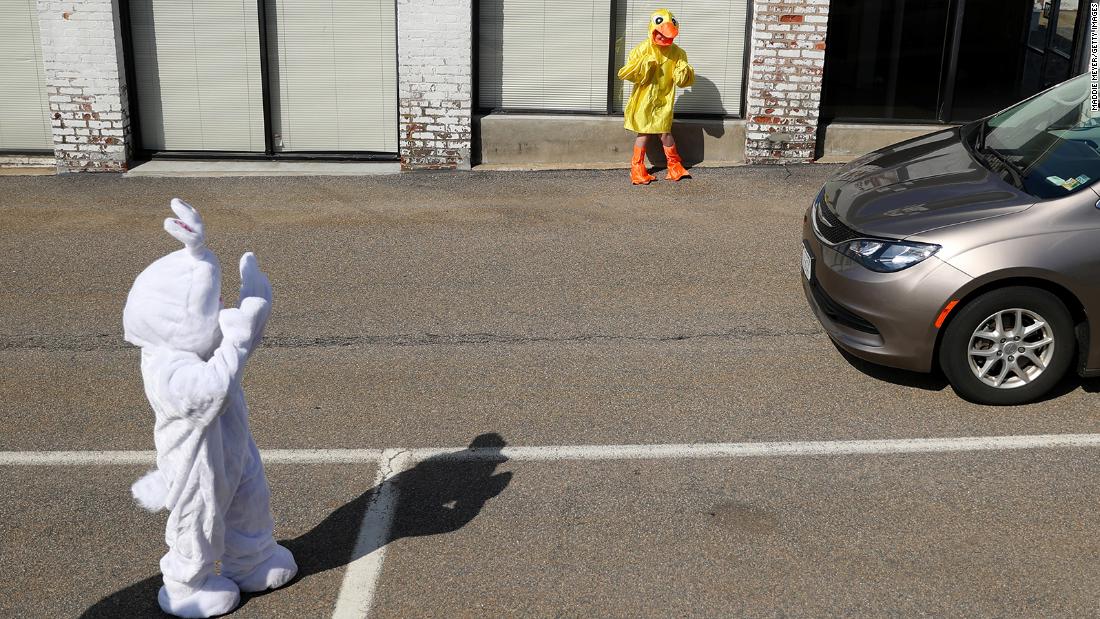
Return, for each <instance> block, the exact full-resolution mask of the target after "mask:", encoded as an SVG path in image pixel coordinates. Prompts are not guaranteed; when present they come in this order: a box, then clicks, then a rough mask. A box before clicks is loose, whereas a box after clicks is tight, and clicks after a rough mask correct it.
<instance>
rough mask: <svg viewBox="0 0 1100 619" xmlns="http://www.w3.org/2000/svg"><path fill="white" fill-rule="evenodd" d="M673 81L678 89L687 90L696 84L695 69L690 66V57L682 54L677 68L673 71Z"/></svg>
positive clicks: (677, 62)
mask: <svg viewBox="0 0 1100 619" xmlns="http://www.w3.org/2000/svg"><path fill="white" fill-rule="evenodd" d="M672 81H673V82H675V83H676V87H677V88H687V87H689V86H691V85H692V84H694V83H695V69H692V68H691V65H689V64H688V55H687V53H685V52H681V57H680V58H679V59H678V60H677V61H676V68H674V69H673V70H672Z"/></svg>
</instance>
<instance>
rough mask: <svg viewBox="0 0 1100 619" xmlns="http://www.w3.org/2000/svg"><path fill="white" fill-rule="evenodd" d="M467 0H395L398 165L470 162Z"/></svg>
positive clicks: (469, 21)
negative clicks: (399, 145) (399, 158)
mask: <svg viewBox="0 0 1100 619" xmlns="http://www.w3.org/2000/svg"><path fill="white" fill-rule="evenodd" d="M472 43H473V14H472V5H471V0H397V74H398V79H399V81H400V83H399V84H398V97H399V104H398V107H399V113H400V117H399V122H400V133H399V135H400V142H401V166H402V168H405V169H433V168H468V167H470V140H471V133H470V125H471V117H472V106H473V79H472V75H471V68H472V65H473V61H472V58H471V46H472Z"/></svg>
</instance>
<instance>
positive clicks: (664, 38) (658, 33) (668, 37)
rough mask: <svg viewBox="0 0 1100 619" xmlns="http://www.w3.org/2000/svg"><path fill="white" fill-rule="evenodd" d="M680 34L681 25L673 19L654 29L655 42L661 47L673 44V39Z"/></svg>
mask: <svg viewBox="0 0 1100 619" xmlns="http://www.w3.org/2000/svg"><path fill="white" fill-rule="evenodd" d="M678 34H680V27H679V26H677V25H676V24H674V23H672V22H671V21H666V22H665V23H663V24H661V25H660V26H657V27H656V28H654V29H653V42H654V43H656V44H657V45H660V46H661V47H668V46H669V45H672V40H673V39H675V38H676V35H678Z"/></svg>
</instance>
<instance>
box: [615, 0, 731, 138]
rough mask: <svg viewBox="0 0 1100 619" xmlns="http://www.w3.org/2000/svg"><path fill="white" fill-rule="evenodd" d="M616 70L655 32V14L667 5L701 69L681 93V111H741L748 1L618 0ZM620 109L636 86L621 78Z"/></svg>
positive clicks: (679, 42)
mask: <svg viewBox="0 0 1100 619" xmlns="http://www.w3.org/2000/svg"><path fill="white" fill-rule="evenodd" d="M615 3H616V5H615V15H616V20H615V21H616V22H617V23H616V24H615V36H616V39H615V69H616V70H618V68H619V67H621V66H623V63H624V62H625V61H626V56H627V54H629V53H630V50H631V49H633V48H634V46H635V45H637V44H638V43H641V42H642V41H644V40H645V39H646V37H647V36H649V16H650V14H651V13H653V11H655V10H657V9H659V8H666V9H668V10H670V11H672V14H673V15H675V16H676V21H678V22H680V36H678V37H676V44H677V45H679V46H681V47H683V48H684V51H686V52H687V55H688V62H690V63H691V66H692V67H693V68H694V69H695V84H694V85H693V86H692V87H691V88H687V89H684V90H682V91H680V92H678V93H677V96H676V111H677V112H689V113H692V112H693V113H698V114H722V115H725V116H738V115H740V114H741V85H742V83H743V80H744V71H745V39H746V38H747V34H746V29H745V28H746V19H747V16H748V0H662V1H661V2H659V3H654V2H641V1H639V0H615ZM614 89H615V90H614V92H613V94H614V98H615V111H616V112H622V111H623V108H624V107H625V104H626V101H627V100H629V98H630V92H631V84H630V83H629V82H625V83H624V82H622V81H620V80H616V83H615V85H614Z"/></svg>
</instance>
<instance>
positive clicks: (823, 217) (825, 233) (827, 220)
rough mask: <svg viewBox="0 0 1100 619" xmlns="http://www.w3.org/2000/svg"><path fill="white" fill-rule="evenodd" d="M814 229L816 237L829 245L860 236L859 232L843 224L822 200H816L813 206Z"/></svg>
mask: <svg viewBox="0 0 1100 619" xmlns="http://www.w3.org/2000/svg"><path fill="white" fill-rule="evenodd" d="M814 231H815V232H817V238H819V239H821V240H822V241H824V242H825V243H828V244H829V245H836V244H838V243H843V242H844V241H850V240H852V239H858V238H860V234H859V233H858V232H856V231H855V230H852V229H851V228H849V227H848V226H845V225H844V224H843V223H842V222H841V221H840V218H839V217H837V216H836V214H835V213H833V212H832V211H830V210H829V207H827V206H825V203H824V201H821V202H818V203H817V205H815V207H814Z"/></svg>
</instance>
